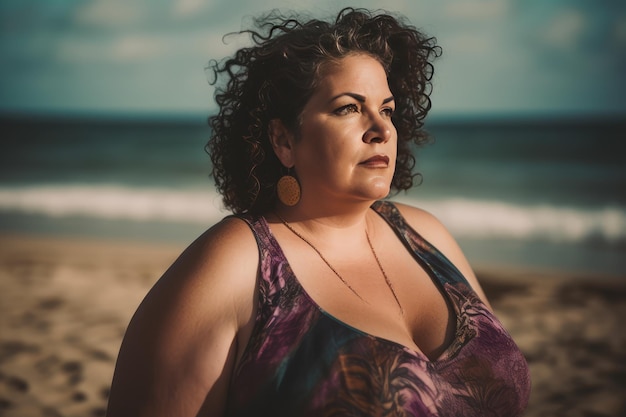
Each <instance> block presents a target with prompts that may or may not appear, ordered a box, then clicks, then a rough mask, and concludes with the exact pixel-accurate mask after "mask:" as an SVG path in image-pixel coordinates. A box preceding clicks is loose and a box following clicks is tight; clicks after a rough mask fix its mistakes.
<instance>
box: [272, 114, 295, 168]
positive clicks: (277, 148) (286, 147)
mask: <svg viewBox="0 0 626 417" xmlns="http://www.w3.org/2000/svg"><path fill="white" fill-rule="evenodd" d="M267 135H268V137H269V139H270V143H271V144H272V148H273V149H274V153H275V154H276V156H277V157H278V159H279V160H280V162H281V163H282V164H283V165H284V166H285V167H287V168H291V167H293V166H294V165H295V163H296V162H295V160H294V155H293V144H294V135H293V133H291V131H290V130H289V129H287V127H286V126H285V124H284V123H283V121H282V120H280V119H272V120H270V122H269V124H268V127H267Z"/></svg>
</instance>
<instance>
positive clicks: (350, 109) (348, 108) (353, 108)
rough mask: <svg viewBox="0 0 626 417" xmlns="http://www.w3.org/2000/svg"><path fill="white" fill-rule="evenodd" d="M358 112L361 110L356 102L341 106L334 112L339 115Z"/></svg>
mask: <svg viewBox="0 0 626 417" xmlns="http://www.w3.org/2000/svg"><path fill="white" fill-rule="evenodd" d="M358 112H359V107H358V106H357V105H356V104H354V103H351V104H346V105H345V106H341V107H339V108H338V109H336V110H335V111H334V112H333V113H335V114H336V115H339V116H343V115H346V114H350V113H358Z"/></svg>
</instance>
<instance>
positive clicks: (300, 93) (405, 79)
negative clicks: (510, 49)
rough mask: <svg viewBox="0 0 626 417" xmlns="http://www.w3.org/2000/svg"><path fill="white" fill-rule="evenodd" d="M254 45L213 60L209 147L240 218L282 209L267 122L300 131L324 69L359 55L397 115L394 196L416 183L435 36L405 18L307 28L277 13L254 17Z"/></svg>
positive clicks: (371, 16)
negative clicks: (416, 150) (379, 78)
mask: <svg viewBox="0 0 626 417" xmlns="http://www.w3.org/2000/svg"><path fill="white" fill-rule="evenodd" d="M254 22H255V25H256V27H257V29H258V31H256V30H243V31H241V32H239V34H247V35H249V36H250V38H251V40H252V42H253V46H251V47H246V48H242V49H239V50H238V51H237V52H236V53H235V54H234V55H233V56H232V57H230V58H226V59H224V60H223V61H221V62H217V61H211V62H210V64H209V67H208V69H210V70H212V73H213V75H214V77H215V78H214V80H212V84H218V83H219V81H220V80H222V78H223V77H225V78H226V80H225V81H226V82H225V83H219V84H220V85H218V86H217V88H216V93H215V99H216V102H217V104H218V106H219V112H218V114H216V115H214V116H211V117H210V118H209V126H210V127H211V129H212V133H211V137H210V139H209V142H208V143H207V145H206V150H207V152H208V153H209V155H210V156H211V160H212V162H213V171H212V175H213V177H214V180H215V184H216V187H217V190H218V191H219V192H220V193H221V194H222V196H223V200H224V205H225V206H226V207H227V208H228V209H230V210H232V211H233V212H234V213H238V214H240V213H246V212H249V213H265V212H267V211H269V210H271V209H272V208H273V207H274V205H275V204H276V200H277V197H276V191H275V186H276V183H277V181H278V179H279V178H280V176H282V175H284V173H285V171H284V167H283V166H282V164H281V163H280V161H279V160H278V158H277V157H276V155H275V154H274V151H273V149H272V146H271V144H270V141H269V137H268V124H269V122H270V120H272V119H280V120H281V121H282V122H283V124H284V125H285V126H286V127H287V128H288V129H290V130H291V131H292V132H294V133H297V132H298V126H299V116H300V113H301V112H302V109H303V108H304V106H305V104H306V103H307V101H308V100H309V98H310V97H311V96H312V94H313V91H314V89H315V88H316V86H317V83H318V81H319V74H320V72H321V67H322V66H323V65H324V64H325V63H328V62H330V61H337V60H339V59H341V58H342V57H345V56H347V55H350V54H354V53H365V54H368V55H370V56H372V57H374V58H375V59H377V60H378V61H379V62H381V64H382V65H383V67H384V68H385V71H386V73H387V77H388V82H389V87H390V90H391V92H392V94H393V96H394V99H395V103H396V110H395V112H394V115H393V119H392V120H393V123H394V125H395V127H396V130H397V132H398V156H397V160H396V167H395V173H394V176H393V179H392V183H391V189H392V190H393V191H396V192H397V191H400V190H407V189H409V188H410V187H412V186H413V183H414V180H415V177H419V174H415V173H413V169H414V166H415V157H414V156H413V154H412V152H411V143H413V144H416V145H422V144H424V143H425V142H427V141H428V134H427V133H426V132H425V131H424V129H423V125H424V118H425V117H426V114H427V113H428V111H429V110H430V107H431V102H430V98H429V96H430V93H431V90H432V84H431V79H432V76H433V66H432V63H431V61H432V60H433V59H434V58H435V57H438V56H440V55H441V48H440V47H439V46H437V45H436V39H435V38H432V37H427V36H425V35H424V34H423V33H421V32H419V31H418V30H417V29H415V28H414V27H413V26H411V25H408V24H406V23H405V22H404V20H403V18H402V17H394V16H392V15H390V14H389V13H387V12H371V11H369V10H364V9H353V8H346V9H343V10H342V11H340V12H339V14H338V16H337V17H336V19H335V21H334V22H332V21H331V22H326V21H321V20H317V19H311V20H309V21H306V22H301V21H299V20H297V18H295V17H285V16H283V15H281V14H280V13H278V12H276V11H274V12H271V13H270V14H268V15H266V16H263V17H261V18H258V19H256V20H255V21H254Z"/></svg>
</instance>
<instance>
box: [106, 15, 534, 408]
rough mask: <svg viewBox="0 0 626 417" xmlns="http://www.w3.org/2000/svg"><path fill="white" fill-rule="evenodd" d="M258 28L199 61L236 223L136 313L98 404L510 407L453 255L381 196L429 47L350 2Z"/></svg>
mask: <svg viewBox="0 0 626 417" xmlns="http://www.w3.org/2000/svg"><path fill="white" fill-rule="evenodd" d="M260 28H261V29H260V30H264V31H263V32H247V33H249V34H251V35H252V36H251V37H252V40H253V41H254V43H255V44H254V46H252V47H249V48H244V49H241V50H239V51H238V52H237V53H236V54H235V56H234V57H232V58H230V59H229V60H226V61H224V62H223V63H221V64H219V63H215V64H214V66H213V68H214V71H215V74H216V75H218V76H219V75H225V76H227V78H228V79H227V83H225V84H224V85H223V86H222V89H221V90H219V91H218V93H217V95H216V98H217V103H218V104H219V106H220V111H219V114H218V115H216V116H214V117H212V118H211V120H210V124H211V127H212V130H213V136H212V138H211V140H210V142H209V144H208V149H209V151H210V153H211V157H212V160H213V165H214V172H213V174H214V177H215V180H216V184H217V188H218V190H219V191H220V192H221V193H222V195H223V197H224V202H225V205H226V206H227V207H228V208H230V209H231V210H232V211H233V212H234V213H235V214H236V216H230V217H227V218H225V219H224V220H223V221H221V222H220V223H219V224H217V225H215V226H214V227H212V228H211V229H210V230H208V231H207V232H206V233H204V234H203V235H202V236H201V237H200V238H198V239H197V240H196V241H195V242H194V243H193V244H191V245H190V247H189V248H187V249H186V250H185V251H184V252H183V254H182V255H181V256H180V258H179V259H178V260H177V261H176V262H175V263H174V264H173V265H172V266H171V267H170V269H169V270H168V271H167V272H166V273H165V274H164V276H163V277H162V278H161V279H160V280H159V281H158V282H157V284H156V285H155V286H154V288H153V289H152V290H151V291H150V293H149V294H148V295H147V297H146V299H145V300H144V301H143V303H142V304H141V306H140V307H139V309H138V310H137V312H136V314H135V316H134V317H133V319H132V321H131V323H130V325H129V328H128V331H127V334H126V336H125V339H124V342H123V344H122V348H121V351H120V355H119V358H118V363H117V367H116V371H115V376H114V379H113V385H112V389H111V396H110V403H109V410H108V415H109V416H126V415H129V416H130V415H132V416H160V415H163V416H165V415H167V416H171V415H175V416H196V415H207V416H208V415H211V416H216V415H227V416H248V415H268V416H330V415H332V416H357V415H358V416H370V415H377V416H378V415H381V416H382V415H385V416H405V415H406V416H449V415H450V416H452V415H454V416H459V415H462V416H485V415H493V416H507V417H511V416H517V415H520V414H521V413H522V411H523V409H524V408H525V405H526V403H527V400H528V395H529V384H530V381H529V377H528V368H527V365H526V362H525V360H524V358H523V356H522V354H521V353H520V351H519V350H518V349H517V347H516V345H515V344H514V343H513V341H512V340H511V338H510V336H509V335H508V334H507V333H506V331H505V330H504V329H503V328H502V325H501V324H500V323H499V322H498V321H497V319H496V318H495V317H494V316H493V314H492V312H491V309H490V307H489V304H488V303H487V301H486V299H485V296H484V294H483V291H482V290H481V288H480V285H479V284H478V282H477V280H476V278H475V276H474V274H473V272H472V270H471V268H470V266H469V265H468V262H467V261H466V259H465V258H464V256H463V254H462V253H461V251H460V249H459V247H458V246H457V244H456V243H455V242H454V240H453V239H452V237H451V236H450V234H449V233H448V232H447V231H446V230H445V228H444V227H443V226H442V225H441V224H440V223H439V222H438V221H437V220H436V219H435V218H434V217H433V216H431V215H430V214H428V213H426V212H424V211H422V210H420V209H417V208H414V207H410V206H407V205H401V204H393V203H391V202H386V201H383V199H384V198H385V197H387V196H388V195H389V194H390V192H391V191H395V190H406V189H408V188H409V187H411V186H412V182H413V178H414V176H415V175H414V174H413V173H412V168H413V165H414V159H413V157H412V156H411V154H410V152H409V144H410V143H411V142H412V141H413V142H415V143H418V144H419V143H421V142H423V141H424V140H426V134H425V133H424V132H423V131H422V129H421V128H422V122H423V120H424V117H425V116H426V113H427V112H428V110H429V108H430V101H429V97H428V96H429V93H430V82H429V81H430V79H431V76H432V65H431V63H430V61H431V60H432V59H433V58H434V57H435V56H437V55H438V54H439V49H438V47H437V46H435V44H434V39H432V38H427V37H425V36H424V35H423V34H421V33H420V32H418V31H417V30H415V29H414V28H413V27H411V26H409V25H407V24H404V23H403V22H402V20H400V19H397V18H394V17H392V16H390V15H388V14H373V13H370V12H368V11H364V10H353V9H346V10H343V11H342V12H340V14H339V15H338V17H337V19H336V21H335V22H332V23H328V22H322V21H318V20H311V21H307V22H304V23H301V22H298V21H297V20H296V19H281V18H280V17H277V16H273V17H268V18H267V19H266V20H264V21H260ZM218 78H219V77H218Z"/></svg>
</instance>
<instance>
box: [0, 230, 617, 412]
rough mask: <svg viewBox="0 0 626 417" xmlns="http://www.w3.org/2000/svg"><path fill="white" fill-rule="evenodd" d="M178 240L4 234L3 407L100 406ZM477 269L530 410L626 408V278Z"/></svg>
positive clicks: (0, 311) (0, 290)
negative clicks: (525, 383) (529, 384)
mask: <svg viewBox="0 0 626 417" xmlns="http://www.w3.org/2000/svg"><path fill="white" fill-rule="evenodd" d="M182 249H183V246H177V245H169V246H167V245H156V244H141V245H138V244H131V243H124V242H113V241H99V242H98V241H87V240H72V239H62V240H61V239H52V238H42V237H24V236H0V416H16V417H17V416H19V417H30V416H46V417H53V416H102V415H104V413H105V409H106V402H107V397H108V392H109V385H110V382H111V377H112V374H113V368H114V365H115V358H116V355H117V352H118V349H119V345H120V342H121V339H122V337H123V334H124V330H125V327H126V325H127V324H128V321H129V320H130V318H131V316H132V314H133V312H134V311H135V308H136V307H137V305H138V304H139V302H140V301H141V299H142V298H143V296H144V295H145V293H146V292H147V291H148V289H149V288H150V286H151V285H152V284H153V283H154V281H155V280H156V279H158V277H159V276H160V275H161V273H162V272H163V271H164V270H165V269H166V268H167V266H168V265H169V264H170V263H171V262H172V261H173V260H174V259H175V258H176V256H178V254H179V253H180V251H181V250H182ZM477 273H478V275H479V279H480V280H481V282H482V284H483V286H484V288H485V291H486V293H487V295H488V297H489V298H490V301H491V303H492V305H493V307H494V309H495V311H496V313H497V315H498V317H499V318H500V319H501V320H502V322H503V323H504V325H505V326H506V327H507V329H508V330H509V331H510V333H511V334H512V335H513V337H514V339H515V340H516V341H517V343H518V344H519V346H520V347H521V349H522V351H523V352H524V354H525V355H526V357H527V359H528V361H529V364H530V369H531V375H532V378H533V391H532V395H531V400H530V404H529V407H528V411H527V413H526V416H529V417H530V416H532V417H535V416H537V417H539V416H541V417H550V416H567V417H577V416H580V417H583V416H584V417H600V416H623V415H626V332H625V331H624V330H625V329H624V325H623V322H622V320H623V318H624V317H626V277H601V276H574V275H572V274H568V275H563V274H557V273H553V272H547V271H530V270H528V271H521V270H503V269H499V270H498V269H493V268H488V267H481V268H477ZM625 274H626V273H625Z"/></svg>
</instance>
